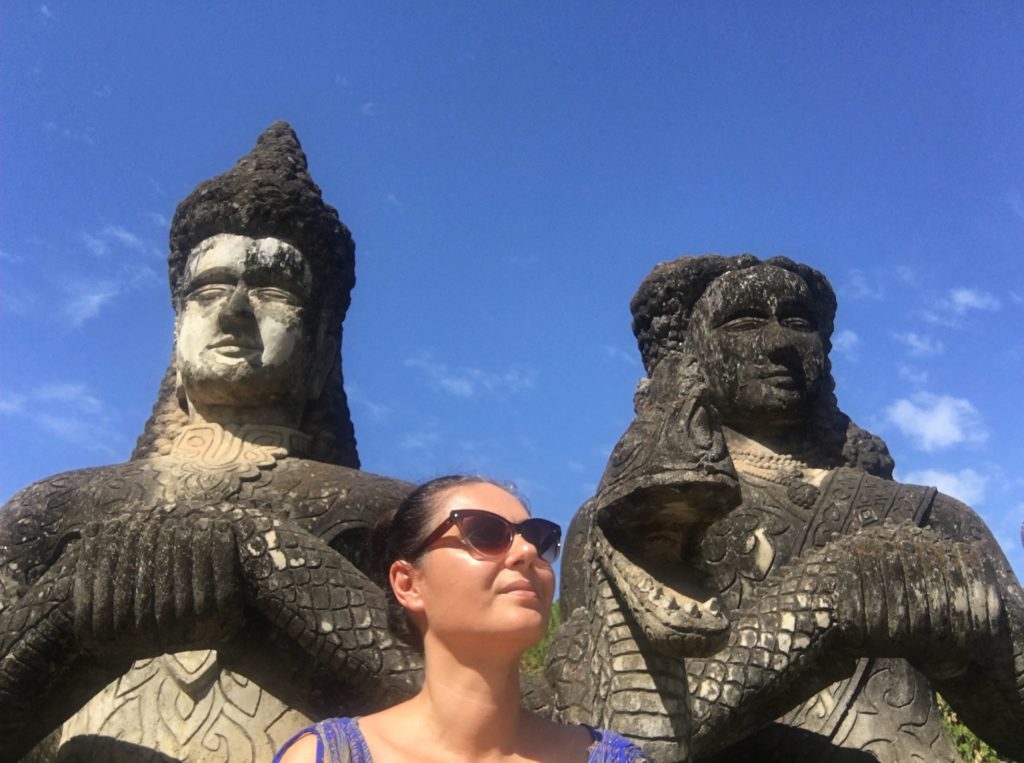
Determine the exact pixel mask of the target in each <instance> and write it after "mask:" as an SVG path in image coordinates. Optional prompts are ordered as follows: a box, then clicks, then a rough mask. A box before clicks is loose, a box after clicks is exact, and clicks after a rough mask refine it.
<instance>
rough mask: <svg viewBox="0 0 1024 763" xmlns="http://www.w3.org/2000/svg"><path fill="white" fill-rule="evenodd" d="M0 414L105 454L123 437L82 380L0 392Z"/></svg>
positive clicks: (112, 449) (105, 408)
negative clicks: (23, 391)
mask: <svg viewBox="0 0 1024 763" xmlns="http://www.w3.org/2000/svg"><path fill="white" fill-rule="evenodd" d="M0 414H3V415H7V416H17V417H19V418H22V419H24V420H26V421H28V422H30V423H31V424H32V425H33V426H34V427H36V428H37V429H40V430H42V431H43V432H45V433H46V434H47V435H50V436H53V437H57V438H59V439H61V440H64V441H65V442H69V443H72V444H73V445H77V446H80V447H83V448H85V449H86V450H89V451H91V452H95V453H102V454H104V455H106V456H114V455H116V452H115V451H116V449H115V448H114V447H112V445H113V444H115V443H117V444H120V442H121V441H122V440H123V439H124V438H123V436H122V435H121V434H119V433H116V432H115V431H114V429H113V428H112V425H111V422H112V419H111V414H110V411H109V410H108V409H107V406H106V405H105V404H104V403H103V401H102V400H100V399H99V398H98V397H96V396H95V395H93V394H92V392H91V391H90V389H89V388H88V386H86V385H85V384H79V383H74V382H51V383H46V384H40V385H38V386H36V387H35V388H34V389H33V390H32V391H31V392H28V393H25V394H20V393H14V394H5V393H0Z"/></svg>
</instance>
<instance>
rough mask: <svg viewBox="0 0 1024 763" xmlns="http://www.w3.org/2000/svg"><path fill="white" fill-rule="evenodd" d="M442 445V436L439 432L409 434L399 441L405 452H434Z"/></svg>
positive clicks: (399, 445)
mask: <svg viewBox="0 0 1024 763" xmlns="http://www.w3.org/2000/svg"><path fill="white" fill-rule="evenodd" d="M440 444H441V435H439V434H438V433H437V432H409V433H407V434H405V435H403V436H402V439H400V440H399V441H398V447H399V448H402V449H403V450H433V449H434V448H436V447H437V446H438V445H440Z"/></svg>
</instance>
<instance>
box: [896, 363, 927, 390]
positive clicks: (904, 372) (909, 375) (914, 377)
mask: <svg viewBox="0 0 1024 763" xmlns="http://www.w3.org/2000/svg"><path fill="white" fill-rule="evenodd" d="M896 372H897V373H898V374H899V375H900V378H903V379H906V380H907V381H908V382H910V383H911V384H917V385H921V384H924V383H926V382H927V381H928V372H927V371H922V370H920V369H919V368H914V367H913V366H908V365H907V364H906V363H901V364H900V365H899V367H898V368H897V369H896Z"/></svg>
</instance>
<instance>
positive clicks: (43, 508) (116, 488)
mask: <svg viewBox="0 0 1024 763" xmlns="http://www.w3.org/2000/svg"><path fill="white" fill-rule="evenodd" d="M140 468H141V467H140V465H139V464H138V463H137V462H128V463H123V464H113V465H110V466H95V467H90V468H86V469H75V470H73V471H68V472H61V473H60V474H55V475H52V476H50V477H45V478H44V479H41V480H39V481H38V482H33V483H32V484H31V485H29V486H28V487H26V488H23V489H22V490H20V491H19V492H18V493H16V494H15V495H14V496H13V497H12V498H11V499H10V500H9V501H8V502H7V503H6V504H4V506H3V508H0V568H3V569H4V570H6V571H7V572H8V573H9V574H13V575H15V577H16V578H18V579H22V578H24V579H26V580H31V579H32V578H33V577H35V575H37V574H38V573H39V571H40V565H42V564H43V561H44V560H45V559H48V558H49V556H50V551H51V549H52V547H53V545H54V544H55V543H58V542H59V539H60V537H61V536H62V535H63V534H64V533H65V532H66V531H67V529H68V528H69V527H70V526H72V525H74V524H75V523H77V522H80V521H83V520H84V519H87V517H88V514H89V510H90V507H92V506H98V505H100V504H101V503H103V500H102V496H104V495H107V496H108V497H110V498H112V499H113V500H116V497H117V495H118V494H119V493H120V492H123V491H124V490H126V489H128V486H137V485H139V484H141V481H139V480H137V479H135V477H138V476H139V475H138V473H139V471H140ZM133 489H134V488H133Z"/></svg>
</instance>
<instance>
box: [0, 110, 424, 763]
mask: <svg viewBox="0 0 1024 763" xmlns="http://www.w3.org/2000/svg"><path fill="white" fill-rule="evenodd" d="M169 266H170V267H169V270H170V285H171V295H172V299H173V303H174V309H175V313H176V315H177V319H176V323H175V332H174V336H175V346H174V354H173V359H172V362H171V367H170V369H169V370H168V373H167V376H166V378H165V379H164V382H163V384H162V386H161V388H160V395H159V399H158V401H157V404H156V406H155V408H154V412H153V416H152V418H151V419H150V420H149V422H148V423H147V424H146V428H145V431H144V433H143V434H142V436H141V437H140V438H139V442H138V445H137V447H136V450H135V452H134V453H133V455H132V459H131V460H130V461H128V462H127V463H123V464H116V465H113V466H105V467H99V468H94V469H84V470H81V471H75V472H69V473H66V474H60V475H57V476H55V477H50V478H48V479H45V480H42V481H41V482H38V483H36V484H34V485H31V486H30V487H28V488H26V489H25V490H23V491H21V492H20V493H18V494H17V495H16V496H15V497H14V498H12V499H11V501H10V503H9V504H8V505H7V506H5V507H4V508H3V510H2V511H0V595H2V601H0V604H2V610H0V760H17V759H18V757H19V756H20V755H22V754H24V753H25V752H26V751H27V750H29V748H31V747H32V746H33V745H34V744H36V743H37V742H38V741H39V740H40V739H42V738H43V737H45V736H46V735H47V734H49V733H50V732H51V731H53V730H54V729H57V728H58V727H60V726H61V724H63V729H62V730H61V731H60V732H59V734H60V753H59V759H60V760H62V761H89V762H90V763H91V762H94V761H121V760H123V761H128V760H130V761H147V760H152V761H190V762H191V761H196V762H198V761H204V762H205V761H229V760H230V761H231V763H245V762H247V761H266V760H269V759H270V756H271V755H272V753H273V751H274V749H276V748H277V747H278V746H279V745H280V744H281V743H283V742H284V741H285V739H286V738H287V737H288V736H290V735H291V734H292V733H293V732H294V731H295V730H296V729H298V728H300V727H301V726H303V725H305V724H306V723H308V721H309V719H310V718H316V717H322V716H324V715H327V714H336V713H338V712H339V711H349V712H353V713H358V712H364V711H366V710H369V709H371V708H374V707H378V706H380V705H382V704H383V703H387V702H392V701H395V700H397V699H400V698H401V697H403V696H406V695H408V694H409V693H410V692H411V691H413V690H414V689H415V686H416V683H417V681H418V680H419V679H418V670H417V669H418V662H417V660H416V658H415V657H413V656H411V655H410V654H409V653H408V652H407V651H405V650H404V649H403V648H401V647H400V646H399V645H397V644H396V643H394V642H393V641H392V639H391V638H390V636H389V635H388V633H387V629H386V624H385V604H384V599H383V595H382V594H381V591H380V589H379V588H378V586H377V585H376V584H375V583H374V582H373V581H371V579H370V577H368V573H367V569H366V564H367V560H366V551H365V549H366V541H367V536H368V531H369V528H370V527H371V526H372V524H373V523H374V522H375V521H376V519H377V518H378V517H379V516H380V515H381V514H382V513H383V512H385V511H386V510H388V509H389V508H391V507H393V506H394V505H396V503H397V502H398V501H400V500H401V498H402V497H403V496H404V495H405V493H406V492H407V491H408V489H409V486H408V485H407V484H405V483H402V482H399V481H396V480H392V479H387V478H384V477H379V476H375V475H372V474H368V473H365V472H361V471H359V470H358V466H359V461H358V457H357V454H356V446H355V439H354V436H353V430H352V424H351V421H350V419H349V412H348V407H347V403H346V399H345V393H344V390H343V387H342V370H341V355H340V346H341V334H342V320H343V318H344V315H345V311H346V309H347V307H348V304H349V294H350V291H351V289H352V286H353V284H354V280H355V279H354V245H353V243H352V239H351V236H350V235H349V232H348V230H347V229H346V228H345V226H344V225H343V224H342V223H341V221H340V220H339V218H338V214H337V212H336V211H335V210H334V208H333V207H331V206H328V205H327V204H325V203H324V202H323V200H322V199H321V194H320V189H319V188H318V187H317V186H316V185H315V184H314V183H313V180H312V179H311V178H310V176H309V173H308V171H307V166H306V157H305V155H304V154H303V152H302V149H301V148H300V146H299V143H298V140H297V139H296V137H295V133H294V132H293V131H292V130H291V128H290V127H289V126H288V125H287V124H285V123H283V122H278V123H275V124H274V125H272V126H271V127H270V128H269V129H268V130H267V131H266V132H265V133H263V135H261V136H260V138H259V141H258V142H257V144H256V147H255V148H254V149H253V151H252V152H251V153H250V154H249V155H248V156H246V157H244V158H242V159H241V160H240V161H239V162H238V163H237V164H236V165H235V167H234V168H232V169H231V170H229V171H228V172H226V173H224V174H223V175H219V176H217V177H215V178H213V179H211V180H209V181H206V182H204V183H202V184H200V185H199V186H198V187H197V188H196V189H195V190H194V191H193V192H192V193H191V194H190V195H189V196H188V197H187V198H186V199H185V200H184V201H182V202H181V204H180V205H179V206H178V209H177V212H176V213H175V216H174V221H173V223H172V226H171V254H170V258H169Z"/></svg>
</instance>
